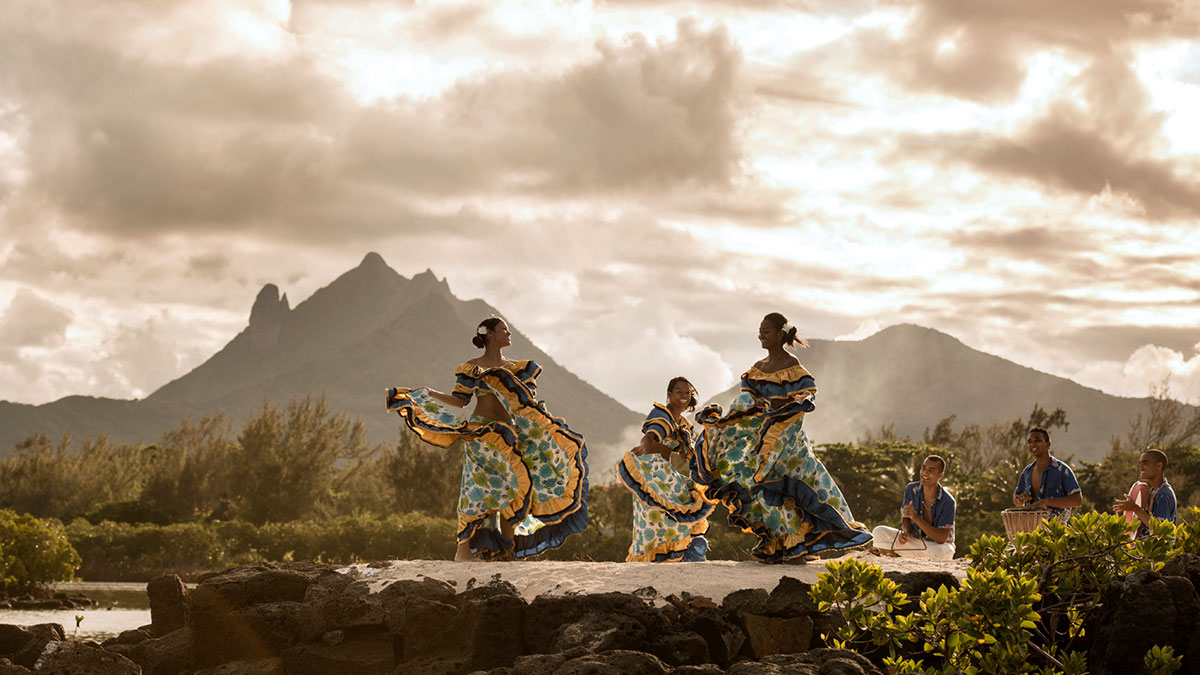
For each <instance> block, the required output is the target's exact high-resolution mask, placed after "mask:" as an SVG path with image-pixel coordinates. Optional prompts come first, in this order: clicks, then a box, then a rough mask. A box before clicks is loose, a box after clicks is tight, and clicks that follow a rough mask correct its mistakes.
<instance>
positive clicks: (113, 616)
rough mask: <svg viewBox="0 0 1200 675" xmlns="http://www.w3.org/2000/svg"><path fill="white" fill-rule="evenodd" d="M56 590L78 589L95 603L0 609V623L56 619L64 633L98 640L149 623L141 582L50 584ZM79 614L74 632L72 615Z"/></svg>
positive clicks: (45, 621)
mask: <svg viewBox="0 0 1200 675" xmlns="http://www.w3.org/2000/svg"><path fill="white" fill-rule="evenodd" d="M54 590H55V591H57V592H63V593H68V594H70V595H75V594H77V593H82V594H83V595H86V596H87V597H89V598H91V599H92V600H94V601H96V603H98V604H96V605H93V606H91V607H84V608H83V609H0V623H14V624H20V625H26V626H28V625H31V624H35V623H59V624H62V627H63V630H65V631H66V632H67V636H68V637H70V636H72V635H74V636H75V637H77V638H79V639H82V640H95V641H96V642H100V641H102V640H106V639H108V638H110V637H114V636H116V635H117V634H118V633H120V632H121V631H124V630H131V629H134V628H137V627H138V626H145V625H147V624H149V623H150V599H149V598H148V597H147V596H146V584H145V582H136V581H77V582H72V583H64V584H54ZM77 616H82V617H83V621H81V622H80V623H79V628H78V632H75V631H76V627H75V617H77Z"/></svg>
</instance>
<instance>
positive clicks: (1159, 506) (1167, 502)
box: [1137, 478, 1176, 537]
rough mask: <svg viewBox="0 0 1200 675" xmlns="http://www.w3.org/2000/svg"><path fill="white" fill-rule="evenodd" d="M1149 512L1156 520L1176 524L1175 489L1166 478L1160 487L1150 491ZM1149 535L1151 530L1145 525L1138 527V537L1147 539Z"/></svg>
mask: <svg viewBox="0 0 1200 675" xmlns="http://www.w3.org/2000/svg"><path fill="white" fill-rule="evenodd" d="M1148 510H1149V512H1150V515H1151V516H1152V517H1154V518H1162V519H1163V520H1169V521H1171V522H1172V523H1173V522H1175V511H1176V507H1175V489H1174V488H1172V487H1171V484H1170V483H1168V482H1167V479H1165V478H1164V479H1163V482H1162V483H1159V485H1158V487H1156V488H1151V489H1150V508H1149V509H1148ZM1149 534H1150V528H1148V527H1146V526H1145V525H1144V524H1143V525H1139V526H1138V532H1137V536H1139V537H1145V536H1148V535H1149Z"/></svg>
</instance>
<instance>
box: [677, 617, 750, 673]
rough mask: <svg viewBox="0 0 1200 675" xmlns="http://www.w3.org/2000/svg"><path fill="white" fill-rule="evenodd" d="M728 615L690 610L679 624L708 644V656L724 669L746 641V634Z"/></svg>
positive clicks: (681, 618) (680, 619) (680, 618)
mask: <svg viewBox="0 0 1200 675" xmlns="http://www.w3.org/2000/svg"><path fill="white" fill-rule="evenodd" d="M726 616H727V615H726V614H725V613H724V612H722V611H721V610H719V609H715V608H712V609H710V608H702V609H690V610H688V611H686V612H684V613H683V614H682V615H681V616H680V617H679V624H680V625H681V626H683V628H685V629H686V630H689V631H692V632H694V633H696V634H698V635H700V637H702V638H704V641H705V642H706V643H707V644H708V655H709V658H710V659H712V662H713V663H715V664H717V665H718V666H721V667H722V668H724V667H726V666H728V665H729V663H730V662H732V661H733V660H734V658H735V657H736V656H737V653H738V652H739V651H740V650H741V648H742V643H743V642H745V640H746V635H745V633H743V632H742V629H741V628H738V627H737V626H736V625H734V624H733V623H730V622H729V621H728V620H727V618H726Z"/></svg>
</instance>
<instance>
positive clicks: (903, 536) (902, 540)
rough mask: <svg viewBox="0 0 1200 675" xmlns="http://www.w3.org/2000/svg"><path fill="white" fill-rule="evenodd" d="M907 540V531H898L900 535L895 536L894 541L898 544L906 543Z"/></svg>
mask: <svg viewBox="0 0 1200 675" xmlns="http://www.w3.org/2000/svg"><path fill="white" fill-rule="evenodd" d="M908 540H909V536H908V533H907V532H901V533H900V536H899V537H897V538H896V543H899V544H907V543H908Z"/></svg>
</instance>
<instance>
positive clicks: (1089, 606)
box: [812, 509, 1200, 675]
mask: <svg viewBox="0 0 1200 675" xmlns="http://www.w3.org/2000/svg"><path fill="white" fill-rule="evenodd" d="M1191 511H1192V512H1191V513H1190V514H1189V518H1188V523H1186V524H1183V525H1180V526H1179V527H1176V526H1175V525H1174V524H1172V523H1170V522H1167V521H1162V520H1155V521H1152V523H1151V527H1150V531H1151V536H1149V537H1147V538H1145V539H1139V540H1137V541H1134V542H1131V541H1130V538H1129V533H1130V528H1131V527H1132V525H1129V524H1127V523H1126V522H1125V519H1124V518H1120V517H1117V516H1114V515H1111V514H1103V513H1089V514H1084V515H1082V516H1079V517H1076V518H1072V519H1071V520H1070V521H1068V522H1067V523H1061V522H1054V523H1050V524H1048V525H1047V526H1046V527H1043V528H1040V529H1038V530H1037V531H1035V532H1033V533H1029V534H1021V535H1018V536H1017V538H1016V540H1015V542H1014V545H1013V546H1012V547H1009V546H1008V545H1007V544H1008V542H1007V541H1006V540H1005V539H1003V538H1000V537H991V536H984V537H981V538H980V539H979V541H978V542H977V543H976V544H974V545H973V546H972V547H971V553H970V557H971V566H970V568H969V569H968V571H967V578H966V580H965V581H964V582H963V584H962V587H961V588H959V589H952V588H951V589H948V588H946V587H945V586H941V587H939V588H936V589H933V588H930V589H928V590H926V591H925V592H924V593H922V594H921V597H920V599H919V601H918V603H917V606H918V607H919V608H920V611H912V610H913V609H914V608H913V607H912V606H911V605H912V604H913V603H912V600H911V599H910V598H908V597H907V596H906V595H905V594H904V593H902V592H900V591H899V589H898V587H897V585H896V584H895V583H894V582H892V581H890V580H888V579H886V578H884V576H883V571H882V570H881V569H880V568H879V567H877V566H875V565H870V564H867V563H865V562H863V561H861V560H858V559H855V558H847V559H845V560H841V561H836V562H831V563H829V564H827V565H826V569H827V570H828V571H827V572H825V573H824V574H822V575H821V577H820V578H819V580H818V582H817V585H816V586H814V588H813V590H812V596H813V600H814V601H815V602H816V603H817V605H818V608H819V609H822V610H834V611H837V612H840V613H841V614H842V616H843V617H844V618H845V620H846V622H845V624H844V625H842V626H841V627H839V628H838V629H837V631H836V633H835V634H834V635H830V636H827V639H828V640H829V641H830V642H832V643H833V644H835V645H837V646H842V647H847V648H854V649H858V650H860V651H863V652H866V653H878V652H880V651H883V652H886V654H887V656H886V658H885V659H884V663H885V664H886V665H887V666H888V667H889V668H891V669H893V671H894V672H902V673H950V672H964V673H968V674H969V675H974V674H975V673H994V674H996V675H1004V674H1007V673H1013V674H1015V673H1029V672H1039V673H1047V674H1049V673H1066V674H1067V675H1080V674H1082V673H1084V672H1086V671H1087V663H1086V653H1085V650H1084V649H1082V648H1081V646H1082V645H1083V644H1084V643H1085V637H1086V629H1085V626H1087V625H1089V619H1090V618H1092V616H1093V614H1094V613H1095V612H1097V611H1098V610H1099V609H1100V607H1101V599H1102V594H1103V592H1104V590H1105V588H1107V587H1108V586H1109V585H1110V584H1112V583H1113V582H1114V581H1115V580H1117V579H1118V578H1119V577H1121V576H1124V575H1127V574H1131V573H1133V572H1137V571H1140V570H1148V571H1156V570H1158V569H1161V568H1162V566H1163V564H1164V563H1165V562H1166V561H1168V560H1170V559H1171V558H1174V557H1176V556H1178V555H1180V554H1182V553H1190V554H1193V555H1194V554H1196V553H1197V551H1200V520H1197V516H1198V515H1200V510H1197V509H1192V510H1191ZM910 612H911V613H910ZM1037 663H1040V664H1041V666H1040V669H1038V670H1031V665H1030V664H1037ZM1145 663H1146V667H1147V670H1148V671H1149V672H1163V673H1169V672H1173V671H1174V670H1175V669H1177V668H1178V667H1179V663H1180V660H1179V659H1177V658H1175V657H1174V656H1173V651H1172V650H1171V649H1170V648H1169V647H1167V648H1159V647H1155V648H1153V649H1151V650H1150V651H1149V652H1148V653H1147V655H1146V661H1145Z"/></svg>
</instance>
